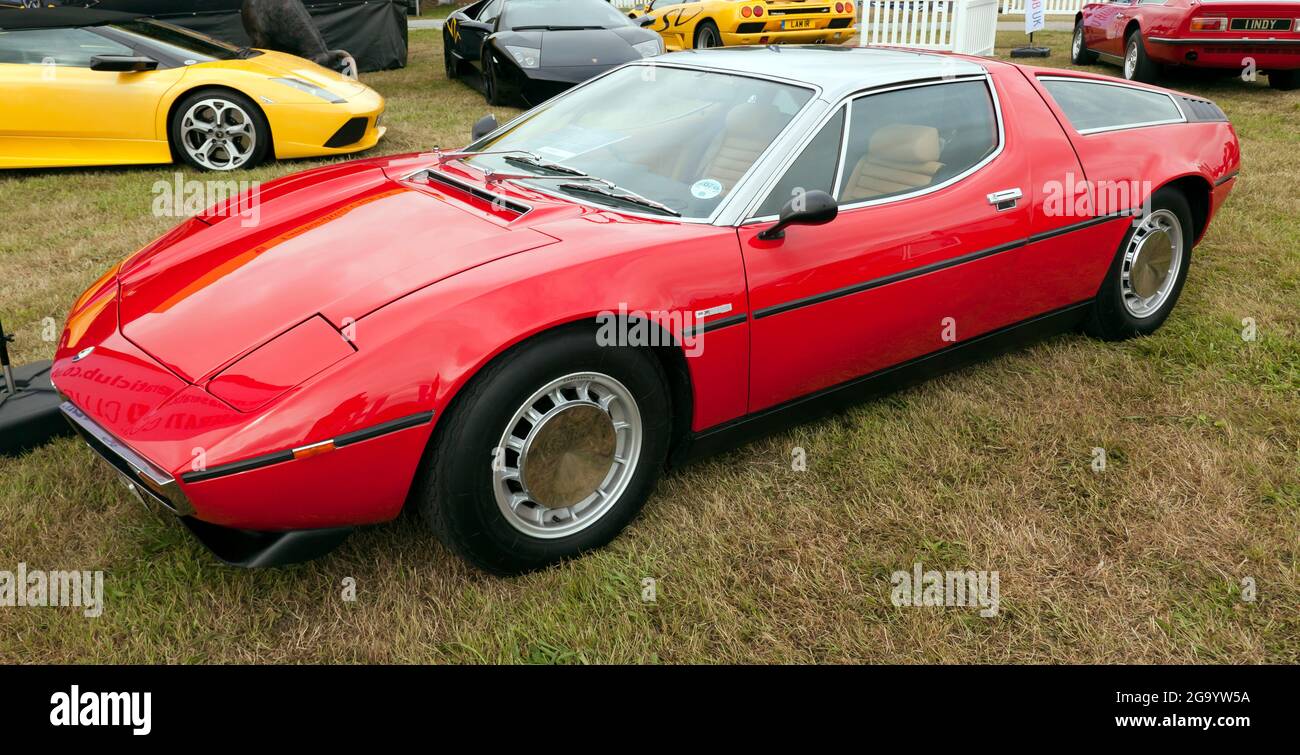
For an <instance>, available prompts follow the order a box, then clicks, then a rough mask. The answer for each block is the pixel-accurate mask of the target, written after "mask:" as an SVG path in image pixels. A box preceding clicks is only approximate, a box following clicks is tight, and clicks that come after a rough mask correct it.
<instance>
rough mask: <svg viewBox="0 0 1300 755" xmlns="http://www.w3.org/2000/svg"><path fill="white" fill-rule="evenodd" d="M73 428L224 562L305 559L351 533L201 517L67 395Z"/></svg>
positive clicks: (249, 564)
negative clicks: (248, 526) (256, 527)
mask: <svg viewBox="0 0 1300 755" xmlns="http://www.w3.org/2000/svg"><path fill="white" fill-rule="evenodd" d="M59 408H60V410H61V411H62V412H63V416H64V417H65V418H66V419H67V420H68V424H70V425H72V428H73V430H75V431H76V432H77V434H78V435H80V436H81V438H82V440H84V441H86V445H88V446H90V448H91V450H93V451H94V452H95V453H96V454H97V455H98V456H99V457H100V458H101V459H103V460H104V461H106V462H108V465H109V466H111V467H113V469H114V470H116V471H117V473H118V475H119V476H120V477H121V478H122V482H123V483H124V484H125V485H126V486H127V488H128V489H129V490H130V491H131V492H132V493H133V494H135V495H136V496H137V497H138V498H139V499H140V500H141V501H142V502H144V503H145V504H146V505H148V503H149V502H152V503H155V504H158V505H160V506H162V507H163V508H165V509H167V510H168V511H170V512H171V513H173V514H176V515H177V517H178V518H179V519H180V521H181V523H183V524H184V525H185V527H186V528H187V529H189V531H190V532H192V533H193V534H194V536H195V537H196V538H198V540H199V542H201V543H203V545H204V546H206V547H207V549H208V550H209V551H211V552H212V554H213V555H215V556H216V557H217V558H218V559H220V560H221V561H222V562H223V563H225V564H228V565H230V566H239V567H243V568H248V569H253V568H260V567H266V566H284V565H287V564H296V563H300V562H303V561H310V560H312V559H314V558H319V557H320V556H323V555H325V554H326V553H329V552H330V551H331V550H333V549H334V548H336V547H338V546H339V544H340V543H342V542H343V541H344V540H346V539H347V537H348V535H350V534H352V531H353V528H352V527H331V528H322V529H310V530H288V531H283V532H256V531H252V530H242V529H236V528H233V527H222V526H221V525H217V524H212V523H210V522H204V521H202V520H200V519H197V518H196V517H195V516H194V507H193V505H191V504H190V501H189V499H188V498H187V497H186V496H185V493H184V492H183V491H182V490H181V489H180V486H179V485H177V483H176V480H175V478H173V477H172V476H171V475H169V474H167V473H166V472H164V471H163V470H161V469H159V468H158V467H157V466H156V465H155V464H153V463H152V462H150V461H149V460H148V459H145V458H144V457H143V456H140V455H139V454H137V453H136V452H135V451H132V450H131V449H130V448H129V447H128V446H127V445H126V444H124V443H122V442H121V441H119V440H118V439H117V438H115V437H113V435H112V433H110V432H108V431H107V430H105V429H104V428H103V427H101V426H100V425H99V424H98V423H97V422H95V421H94V420H93V419H91V418H90V417H89V416H88V415H87V414H86V413H85V412H83V411H81V410H80V409H78V408H77V406H76V405H75V404H73V403H72V402H71V401H65V402H63V405H62V406H60V407H59Z"/></svg>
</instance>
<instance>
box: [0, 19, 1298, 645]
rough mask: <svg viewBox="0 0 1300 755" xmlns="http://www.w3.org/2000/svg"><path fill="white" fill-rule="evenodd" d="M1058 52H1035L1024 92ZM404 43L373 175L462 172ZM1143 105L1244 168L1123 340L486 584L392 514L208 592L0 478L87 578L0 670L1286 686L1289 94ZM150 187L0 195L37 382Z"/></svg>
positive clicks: (188, 553) (28, 469)
mask: <svg viewBox="0 0 1300 755" xmlns="http://www.w3.org/2000/svg"><path fill="white" fill-rule="evenodd" d="M1067 36H1068V35H1066V34H1065V33H1044V34H1040V35H1039V41H1040V42H1044V43H1046V44H1049V45H1051V46H1052V47H1053V48H1054V49H1055V51H1056V57H1055V58H1053V59H1052V60H1051V61H1049V64H1052V65H1064V64H1065V61H1064V60H1063V55H1064V52H1065V50H1066V48H1067V43H1068V39H1067ZM1020 39H1022V36H1021V35H1017V34H1004V35H1002V36H1001V38H1000V41H1001V42H1004V43H1005V44H1002V45H1000V49H999V52H1000V53H1005V48H1006V47H1009V46H1011V45H1012V44H1016V43H1018V42H1019V41H1020ZM413 42H414V55H413V58H412V61H411V67H410V68H408V69H406V70H404V71H398V72H389V73H383V74H375V75H373V76H371V77H370V81H371V82H372V83H373V84H375V85H376V86H377V87H378V88H379V89H380V90H381V91H383V92H385V93H386V94H387V95H388V96H389V97H390V103H391V110H390V119H391V125H392V127H393V129H392V133H391V135H390V137H389V139H388V140H387V141H386V142H385V143H384V144H383V145H382V149H383V150H384V151H391V152H397V151H406V150H411V149H415V148H424V147H428V146H431V145H434V144H439V143H441V144H446V145H451V144H458V143H461V142H463V140H464V135H465V134H466V133H467V132H468V129H469V125H470V124H471V123H472V122H473V121H474V120H475V118H476V117H477V116H478V115H480V114H481V113H482V112H483V111H484V110H485V108H484V107H483V106H482V100H481V98H480V97H479V96H478V95H476V94H474V93H473V92H471V91H469V90H468V89H467V88H465V87H463V86H461V85H450V86H449V85H447V83H446V82H445V81H444V80H443V79H442V73H441V65H440V59H441V52H440V50H439V49H438V48H437V44H438V42H437V36H436V35H435V34H432V33H428V32H421V33H416V34H413ZM1098 70H1104V71H1110V72H1113V70H1114V69H1106V68H1101V67H1099V68H1098ZM1176 86H1178V87H1180V88H1183V89H1187V90H1191V91H1196V92H1200V93H1204V94H1207V95H1209V96H1211V97H1213V98H1214V99H1216V100H1217V101H1218V102H1219V103H1220V104H1221V105H1222V106H1223V107H1224V108H1225V110H1227V112H1228V114H1229V115H1230V116H1231V117H1232V119H1233V121H1234V122H1235V123H1236V124H1237V128H1238V129H1239V131H1240V133H1241V136H1242V140H1243V143H1244V148H1245V158H1246V170H1245V174H1244V176H1243V177H1242V179H1241V181H1240V186H1239V188H1238V190H1237V192H1236V194H1235V196H1233V198H1232V200H1231V202H1230V203H1229V205H1228V206H1227V208H1226V209H1225V210H1224V211H1223V212H1222V214H1221V215H1220V216H1219V217H1218V219H1217V220H1216V222H1215V225H1214V227H1213V228H1212V229H1211V232H1210V235H1209V237H1208V238H1207V239H1206V241H1205V243H1204V244H1203V245H1202V246H1201V247H1199V248H1198V250H1197V255H1196V260H1195V264H1194V265H1193V267H1192V270H1191V277H1190V280H1189V283H1188V286H1187V290H1186V291H1185V293H1184V296H1183V300H1182V302H1181V303H1180V305H1179V308H1178V310H1177V311H1176V313H1175V315H1174V317H1173V318H1172V319H1171V321H1170V322H1169V324H1168V325H1167V326H1166V327H1165V328H1164V329H1163V330H1162V331H1160V333H1159V334H1157V335H1156V336H1155V337H1153V338H1149V339H1145V340H1142V341H1137V342H1129V343H1124V344H1104V343H1097V342H1094V341H1091V340H1087V339H1085V338H1082V337H1079V336H1065V337H1061V338H1057V339H1054V340H1051V341H1048V342H1046V343H1043V344H1041V345H1039V346H1037V347H1034V348H1032V349H1029V350H1027V351H1024V352H1021V353H1018V354H1015V355H1011V356H1008V357H1005V358H1002V359H999V360H997V361H994V362H990V363H988V364H986V365H983V366H980V367H977V368H973V369H969V370H967V371H965V372H962V373H959V374H955V375H952V376H949V377H946V378H943V379H940V380H938V381H935V382H932V383H930V384H927V385H925V386H922V387H920V388H917V389H914V390H910V391H907V392H904V393H901V394H898V395H895V396H893V397H890V398H887V399H885V400H881V401H877V402H874V403H871V404H867V405H864V406H862V407H860V408H858V409H856V410H854V411H851V412H849V413H846V414H843V415H840V416H838V417H835V418H832V419H829V420H825V421H822V422H818V423H815V424H810V425H806V426H804V427H802V428H800V429H798V430H796V431H793V432H790V433H788V434H785V435H780V436H776V437H772V438H769V439H767V440H764V441H761V442H758V443H755V444H753V445H751V446H749V447H746V448H744V449H742V450H739V451H736V452H733V453H731V454H728V455H726V456H724V457H721V458H718V459H716V460H713V461H711V462H707V463H704V464H701V465H698V466H695V467H693V468H690V469H687V470H684V471H681V472H678V473H675V474H673V475H671V476H669V477H668V478H667V479H666V480H665V481H664V482H663V483H662V485H661V486H660V488H659V492H658V493H657V494H656V495H655V496H654V497H653V498H652V500H651V501H650V503H649V505H648V506H647V509H646V512H645V514H644V516H642V517H641V518H640V519H639V520H638V521H637V522H636V523H635V524H634V525H633V526H632V527H631V528H630V529H629V530H628V531H627V532H626V533H625V534H624V535H623V536H622V537H621V538H619V539H618V540H617V541H616V542H615V543H614V544H613V545H612V546H611V547H610V548H608V549H606V550H605V551H602V552H600V553H596V554H593V555H591V556H590V557H587V558H584V559H581V560H579V561H576V562H573V563H569V564H565V565H562V566H559V567H556V568H553V569H550V570H547V571H545V572H542V573H538V574H533V575H530V576H527V577H523V578H518V579H509V580H503V579H495V578H491V577H486V576H484V575H482V574H479V573H477V572H474V571H472V570H470V569H469V568H467V567H465V566H464V565H462V564H461V563H460V562H458V561H457V560H456V559H455V558H453V557H452V556H450V555H449V554H448V553H446V552H445V551H444V550H443V549H442V548H441V547H440V546H438V545H437V544H436V542H435V541H434V540H433V538H432V537H431V536H430V535H429V534H428V533H427V532H426V531H425V530H424V528H423V526H422V524H421V523H420V522H419V520H418V519H417V518H415V517H404V518H402V519H401V520H399V521H397V522H395V523H393V524H391V525H387V526H383V527H378V528H374V529H372V530H369V531H366V532H363V533H360V534H359V535H357V536H355V537H353V538H352V539H351V540H350V541H349V542H348V543H347V544H346V545H345V546H344V547H343V548H341V549H340V550H339V551H338V552H337V553H335V554H333V555H331V556H329V557H327V558H325V559H323V560H320V561H317V562H315V563H311V564H306V565H302V566H297V567H292V568H287V569H279V570H268V571H257V572H247V571H239V570H234V569H228V568H224V567H222V566H219V565H217V564H216V563H215V562H214V561H213V559H212V558H211V557H210V556H209V555H207V554H206V553H205V552H204V551H203V550H202V549H201V547H200V546H198V545H197V544H196V543H195V542H194V541H193V540H192V539H191V538H190V537H189V536H188V535H187V534H186V533H185V532H183V530H182V529H181V528H180V527H179V526H178V525H177V524H176V523H175V522H174V521H170V520H168V519H167V518H166V517H161V516H158V515H155V514H151V513H148V512H146V511H144V510H143V509H142V508H141V507H140V506H139V505H138V504H137V503H135V502H134V500H133V499H131V498H129V497H128V496H127V495H125V494H124V493H123V492H122V491H121V490H120V489H119V488H118V486H117V485H116V483H115V481H114V479H113V477H112V475H111V474H110V473H109V472H108V471H107V470H106V469H105V468H103V467H102V466H101V465H100V464H99V463H98V462H96V461H95V460H94V459H93V458H92V457H91V455H90V453H89V452H88V451H87V450H85V449H84V448H82V447H81V446H80V445H79V444H78V443H76V442H73V441H71V440H63V441H60V442H57V443H55V444H52V445H50V446H49V447H46V448H44V449H41V450H38V451H36V452H33V453H31V454H28V455H26V456H24V457H22V458H18V459H0V569H14V568H15V567H16V565H17V563H18V562H20V561H22V562H26V563H27V564H28V565H29V566H30V567H31V568H46V569H55V568H78V569H103V570H104V571H105V572H106V590H107V593H108V595H107V601H108V605H107V608H106V610H105V613H104V615H103V616H102V617H100V618H98V619H86V618H83V617H82V616H81V615H80V613H79V612H75V611H73V610H71V609H33V608H25V609H14V608H8V609H5V608H0V660H2V661H10V662H13V661H24V662H207V663H243V662H370V661H388V662H428V661H432V662H483V661H487V662H543V663H545V662H808V661H815V662H861V661H865V662H954V663H960V662H995V663H996V662H1017V663H1020V662H1055V661H1069V662H1142V663H1145V662H1174V663H1181V662H1192V661H1210V662H1224V663H1228V662H1231V663H1258V662H1273V663H1295V662H1298V661H1300V618H1298V617H1297V611H1296V607H1297V606H1300V575H1298V573H1297V566H1296V564H1297V543H1298V542H1300V401H1297V395H1298V394H1300V342H1298V341H1300V339H1298V335H1300V311H1298V310H1300V306H1298V303H1300V286H1298V283H1300V252H1298V251H1297V239H1300V219H1298V218H1300V200H1298V199H1297V197H1296V194H1295V187H1296V186H1297V185H1300V133H1298V132H1297V127H1296V125H1295V124H1296V123H1297V115H1300V113H1298V112H1297V111H1298V109H1300V93H1279V92H1273V91H1270V90H1268V89H1267V88H1263V87H1261V86H1259V85H1253V86H1248V85H1243V84H1242V83H1241V82H1237V81H1231V80H1228V81H1209V82H1206V81H1196V80H1192V81H1186V82H1179V83H1177V84H1176ZM308 164H309V163H296V164H281V165H273V166H269V167H266V168H263V169H261V170H259V171H257V177H260V178H263V179H265V178H270V177H271V176H275V175H280V174H283V173H286V172H290V171H295V170H298V169H301V168H304V167H307V165H308ZM172 171H173V169H172V168H148V169H129V170H125V169H124V170H92V171H60V172H54V173H48V172H47V173H30V174H7V175H3V176H0V217H3V218H4V221H5V222H4V223H3V225H0V309H2V310H3V312H4V315H5V317H6V322H8V323H9V324H10V325H11V326H14V328H15V330H16V331H17V333H18V335H19V338H20V339H21V342H20V344H19V346H18V348H17V354H16V356H17V357H18V359H19V360H26V359H32V358H38V357H46V356H48V355H49V353H50V351H51V350H52V345H51V344H47V343H43V342H41V341H40V340H39V338H40V325H41V321H42V318H44V317H53V318H55V319H56V320H59V321H60V322H61V320H62V316H63V314H64V312H65V311H66V308H67V306H68V305H69V304H70V302H71V301H72V300H73V299H74V298H75V297H76V295H77V294H78V293H79V292H80V290H81V289H82V287H83V286H85V285H86V284H88V283H89V282H90V281H91V280H93V279H94V278H96V277H97V276H98V275H99V273H100V271H101V270H102V269H104V268H105V267H107V266H108V265H109V264H110V263H111V262H112V261H114V260H116V259H118V258H120V257H122V256H124V255H125V254H127V253H129V252H131V251H132V250H134V249H135V248H137V247H139V246H140V245H142V244H143V243H145V242H147V241H148V240H149V239H150V238H151V237H153V236H155V235H157V234H159V233H161V232H162V231H163V230H165V228H166V227H168V226H169V225H171V221H169V220H166V219H162V220H160V219H155V218H153V217H152V216H151V215H150V214H149V206H150V202H151V199H152V195H151V193H150V187H151V185H152V184H153V182H154V181H155V180H159V179H162V180H170V177H171V175H172ZM1244 317H1253V318H1255V319H1256V321H1257V322H1258V323H1259V332H1260V336H1259V340H1258V341H1256V342H1254V343H1246V342H1243V340H1242V339H1241V338H1240V336H1239V334H1238V331H1239V330H1240V328H1241V325H1240V321H1241V319H1242V318H1244ZM796 446H798V447H802V448H804V449H806V451H807V455H808V471H806V472H795V471H792V470H791V468H790V467H791V465H790V458H791V449H792V448H794V447H796ZM1094 446H1096V447H1104V448H1106V449H1107V451H1108V454H1109V461H1110V464H1109V468H1108V470H1107V471H1106V472H1104V473H1102V474H1096V473H1093V472H1092V471H1091V470H1090V468H1089V463H1090V461H1091V457H1090V451H1091V449H1092V448H1093V447H1094ZM915 561H921V562H923V563H924V564H926V567H927V568H939V569H944V568H954V569H956V568H972V569H991V570H997V571H999V572H1000V575H1001V596H1002V604H1001V609H1002V610H1001V614H1000V615H999V616H998V617H997V618H994V619H983V618H980V617H979V616H978V614H977V613H976V612H975V611H974V610H969V609H961V608H947V609H944V608H895V607H894V606H893V605H892V604H891V603H890V601H889V590H890V583H889V575H890V573H891V572H893V571H894V570H896V569H909V568H910V566H911V564H912V563H913V562H915ZM347 577H352V578H355V579H356V584H357V600H356V602H344V601H343V600H342V599H341V592H342V589H343V587H342V582H343V580H344V579H345V578H347ZM644 577H653V578H655V579H656V580H657V588H658V602H657V603H655V604H652V605H648V604H644V603H643V602H642V601H641V580H642V579H643V578H644ZM1245 577H1251V578H1253V579H1254V580H1255V582H1256V584H1257V588H1258V598H1257V600H1256V601H1255V602H1253V603H1250V602H1244V601H1242V600H1241V599H1240V584H1241V580H1242V579H1243V578H1245Z"/></svg>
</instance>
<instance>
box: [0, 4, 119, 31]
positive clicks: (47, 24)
mask: <svg viewBox="0 0 1300 755" xmlns="http://www.w3.org/2000/svg"><path fill="white" fill-rule="evenodd" d="M139 17H140V16H139V14H138V13H119V12H117V11H108V10H94V9H87V8H44V9H40V8H37V9H32V10H20V9H14V10H0V30H4V31H19V30H24V29H71V28H77V27H82V26H102V25H104V24H118V23H122V22H123V21H130V20H132V19H135V18H139Z"/></svg>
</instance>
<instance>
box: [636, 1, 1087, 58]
mask: <svg viewBox="0 0 1300 755" xmlns="http://www.w3.org/2000/svg"><path fill="white" fill-rule="evenodd" d="M1000 1H1001V2H1002V3H1004V4H1008V3H1012V2H1015V3H1019V4H1020V5H1021V6H1022V7H1023V0H1000ZM611 2H612V3H613V4H614V6H615V7H617V8H636V7H640V6H641V5H642V4H644V2H645V0H611ZM998 2H999V0H858V3H857V4H858V9H859V10H858V19H859V21H858V28H859V31H860V32H861V42H862V44H864V45H891V46H897V47H916V48H919V49H924V50H948V51H952V52H958V53H964V54H967V55H992V54H993V42H994V39H995V38H996V37H997V31H998ZM1045 2H1046V3H1047V5H1048V7H1049V8H1050V7H1052V6H1053V5H1055V4H1060V3H1063V2H1074V3H1076V5H1077V4H1079V3H1080V2H1081V0H1045ZM1017 12H1023V11H1017ZM1052 12H1053V11H1051V10H1048V13H1052Z"/></svg>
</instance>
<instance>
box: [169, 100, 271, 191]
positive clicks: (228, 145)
mask: <svg viewBox="0 0 1300 755" xmlns="http://www.w3.org/2000/svg"><path fill="white" fill-rule="evenodd" d="M169 133H170V138H171V145H172V154H174V155H175V156H176V157H178V158H180V159H181V161H183V162H184V163H186V164H187V165H189V166H191V167H194V168H198V169H199V170H214V171H227V170H239V169H241V168H251V167H254V166H256V165H258V164H259V163H261V162H262V160H264V159H265V158H266V155H267V154H268V153H269V151H270V148H271V127H270V126H269V125H268V124H267V122H266V118H265V116H263V115H262V111H261V110H260V109H258V107H257V106H256V105H254V104H253V101H252V100H250V99H248V98H247V97H245V96H244V95H242V94H239V93H238V92H232V91H229V90H216V89H208V90H203V91H198V92H195V93H193V94H190V95H188V96H187V97H185V99H183V100H182V101H181V103H180V104H179V105H177V107H176V110H175V112H174V113H173V114H172V119H171V126H170V129H169Z"/></svg>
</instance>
